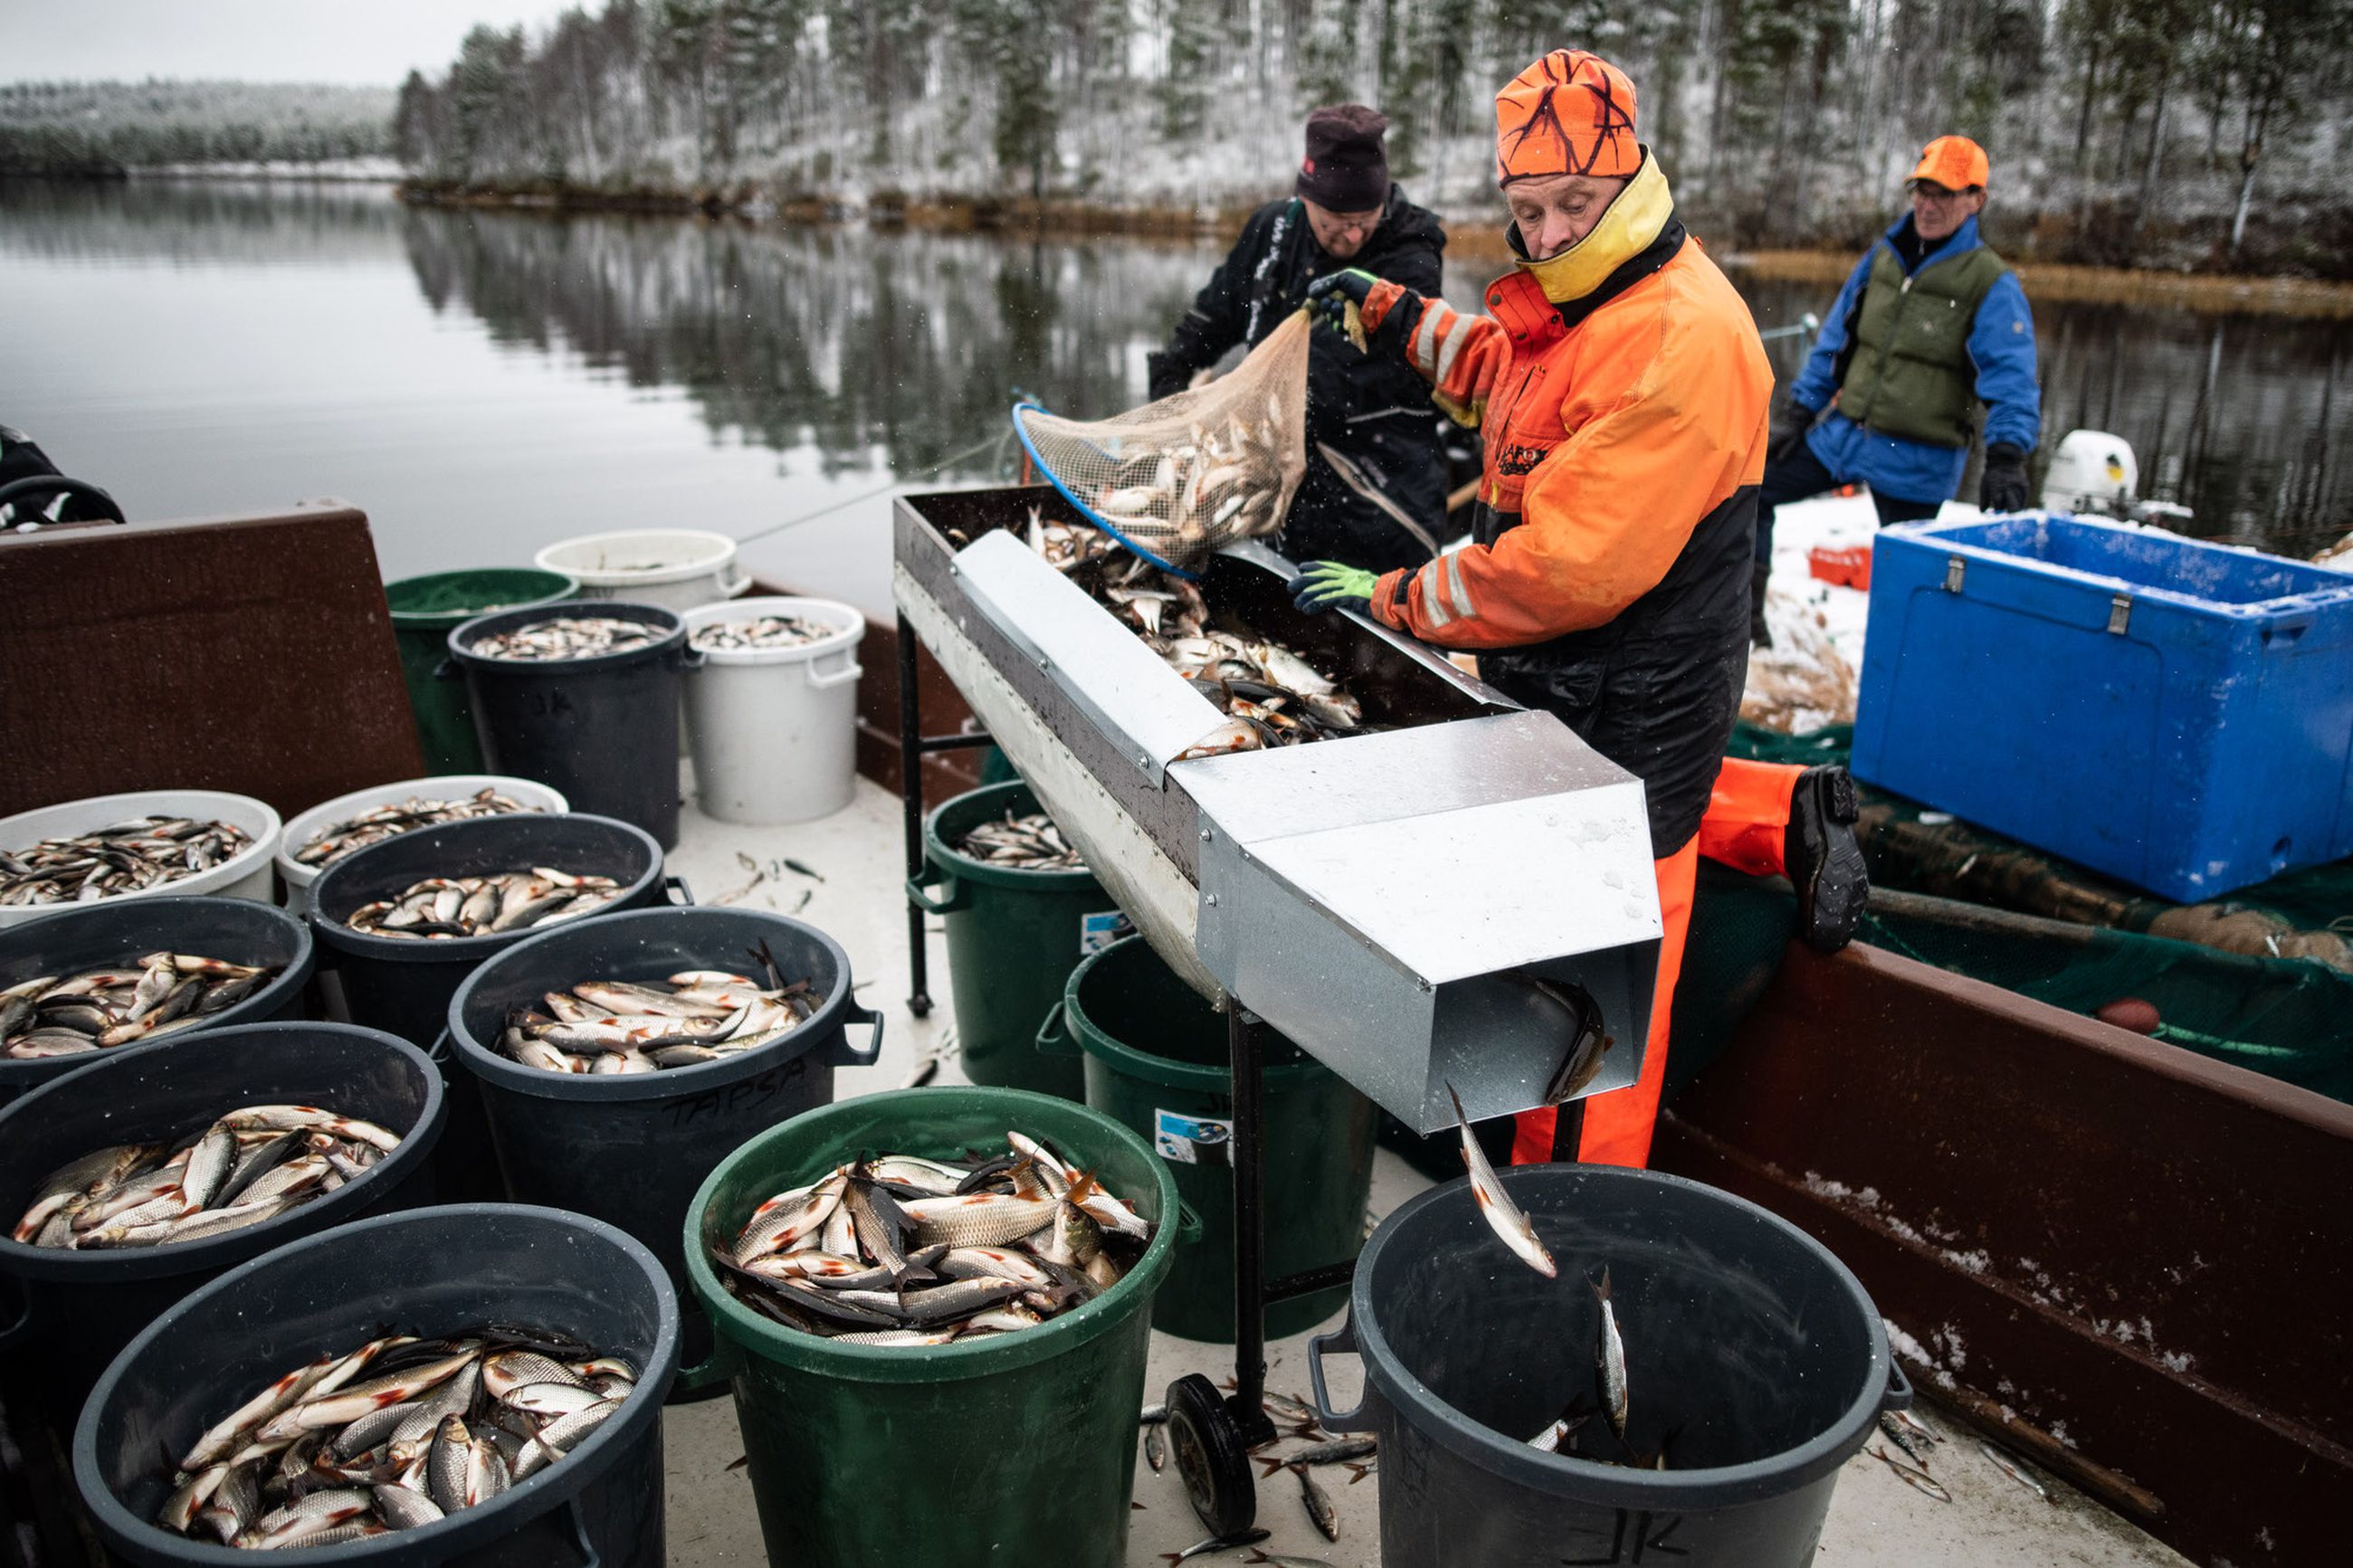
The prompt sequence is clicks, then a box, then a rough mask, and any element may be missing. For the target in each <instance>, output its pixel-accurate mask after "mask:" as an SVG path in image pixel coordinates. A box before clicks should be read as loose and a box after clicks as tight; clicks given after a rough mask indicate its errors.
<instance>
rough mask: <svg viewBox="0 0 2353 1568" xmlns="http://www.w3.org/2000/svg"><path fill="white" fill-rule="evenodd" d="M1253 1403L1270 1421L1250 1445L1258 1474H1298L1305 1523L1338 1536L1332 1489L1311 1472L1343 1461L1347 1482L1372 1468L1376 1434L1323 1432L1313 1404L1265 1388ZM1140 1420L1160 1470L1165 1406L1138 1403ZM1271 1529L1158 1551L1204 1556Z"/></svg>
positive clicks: (1260, 1559) (1256, 1556) (1171, 1557)
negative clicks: (1260, 1439)
mask: <svg viewBox="0 0 2353 1568" xmlns="http://www.w3.org/2000/svg"><path fill="white" fill-rule="evenodd" d="M1226 1386H1227V1387H1228V1388H1233V1387H1235V1386H1236V1384H1235V1383H1234V1380H1233V1379H1231V1378H1228V1379H1227V1380H1226ZM1259 1408H1261V1410H1263V1411H1265V1412H1266V1414H1267V1417H1268V1419H1270V1420H1271V1421H1272V1422H1273V1423H1274V1425H1275V1435H1274V1436H1272V1437H1271V1438H1269V1439H1268V1440H1267V1441H1266V1442H1264V1443H1261V1444H1260V1445H1259V1446H1258V1447H1256V1448H1253V1449H1252V1450H1251V1456H1252V1458H1256V1459H1257V1460H1258V1462H1259V1463H1260V1464H1261V1465H1263V1466H1265V1467H1266V1468H1265V1469H1264V1470H1263V1471H1262V1472H1261V1474H1260V1476H1259V1479H1261V1480H1267V1479H1271V1478H1272V1477H1273V1475H1274V1474H1275V1472H1276V1471H1278V1470H1285V1469H1287V1470H1289V1471H1290V1472H1291V1473H1292V1474H1293V1476H1295V1477H1297V1478H1298V1479H1299V1500H1300V1504H1301V1506H1302V1507H1303V1508H1304V1509H1305V1510H1307V1519H1308V1522H1309V1523H1311V1524H1313V1525H1314V1527H1315V1529H1316V1531H1318V1532H1319V1533H1320V1534H1322V1536H1323V1537H1324V1540H1326V1541H1337V1540H1339V1539H1340V1514H1339V1510H1337V1509H1335V1508H1334V1507H1333V1506H1332V1494H1331V1493H1329V1492H1328V1491H1326V1490H1324V1487H1323V1485H1322V1484H1321V1483H1320V1482H1318V1481H1317V1480H1316V1479H1315V1474H1314V1472H1315V1470H1316V1469H1317V1468H1320V1467H1323V1466H1327V1465H1340V1466H1343V1467H1345V1468H1346V1469H1347V1470H1348V1472H1349V1475H1348V1484H1349V1485H1350V1486H1352V1487H1353V1486H1355V1485H1356V1483H1357V1482H1358V1481H1361V1480H1363V1479H1365V1478H1366V1476H1369V1475H1371V1474H1372V1473H1373V1472H1374V1470H1375V1469H1376V1468H1378V1466H1379V1464H1380V1460H1379V1458H1378V1457H1377V1456H1378V1455H1379V1453H1380V1441H1379V1439H1378V1438H1376V1437H1368V1436H1335V1435H1334V1434H1332V1433H1329V1432H1326V1431H1324V1428H1323V1426H1322V1424H1321V1421H1320V1418H1319V1417H1318V1416H1317V1415H1316V1414H1315V1407H1314V1405H1309V1404H1307V1403H1306V1402H1305V1401H1304V1400H1300V1399H1295V1398H1293V1397H1292V1396H1291V1395H1290V1394H1282V1393H1279V1392H1277V1391H1276V1390H1274V1389H1271V1388H1269V1389H1264V1390H1262V1391H1261V1394H1260V1400H1259ZM1142 1419H1143V1426H1144V1462H1145V1464H1147V1465H1150V1466H1151V1467H1152V1468H1153V1469H1154V1470H1155V1471H1159V1470H1163V1469H1166V1468H1167V1466H1168V1439H1167V1438H1166V1436H1164V1433H1165V1431H1166V1425H1167V1421H1168V1407H1167V1406H1166V1405H1145V1408H1144V1414H1143V1418H1142ZM1281 1443H1300V1444H1303V1445H1304V1447H1298V1448H1294V1449H1293V1450H1291V1451H1290V1452H1288V1453H1268V1452H1266V1450H1267V1449H1269V1448H1271V1447H1275V1446H1276V1445H1277V1444H1281ZM1272 1533H1273V1532H1272V1531H1267V1530H1263V1529H1260V1530H1250V1531H1242V1532H1241V1533H1240V1534H1239V1535H1228V1536H1212V1537H1211V1538H1210V1539H1208V1541H1204V1542H1199V1543H1198V1544H1197V1545H1195V1546H1193V1547H1191V1548H1190V1549H1189V1550H1187V1551H1185V1552H1162V1553H1161V1554H1160V1555H1161V1556H1162V1557H1164V1558H1166V1559H1167V1560H1168V1561H1169V1562H1171V1563H1181V1562H1184V1561H1185V1560H1187V1558H1189V1557H1198V1556H1207V1555H1208V1554H1209V1553H1211V1552H1227V1551H1231V1550H1232V1549H1234V1548H1236V1547H1240V1546H1249V1545H1252V1544H1254V1543H1256V1542H1261V1541H1264V1540H1266V1539H1267V1538H1268V1537H1269V1536H1270V1535H1271V1534H1272ZM1244 1561H1245V1562H1248V1563H1278V1564H1288V1565H1293V1568H1306V1565H1307V1564H1311V1563H1320V1561H1321V1560H1320V1559H1317V1558H1313V1557H1285V1556H1281V1555H1276V1556H1269V1555H1268V1554H1266V1553H1265V1552H1252V1553H1251V1554H1250V1556H1249V1557H1248V1558H1245V1559H1244ZM1323 1568H1330V1565H1329V1564H1328V1563H1325V1564H1323Z"/></svg>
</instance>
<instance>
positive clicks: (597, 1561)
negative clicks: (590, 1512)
mask: <svg viewBox="0 0 2353 1568" xmlns="http://www.w3.org/2000/svg"><path fill="white" fill-rule="evenodd" d="M580 1496H581V1494H579V1493H575V1494H574V1495H573V1498H572V1500H571V1501H570V1502H568V1503H566V1504H565V1508H564V1511H565V1514H566V1515H567V1516H568V1517H569V1518H570V1519H571V1521H572V1544H573V1546H574V1547H575V1549H576V1550H577V1551H578V1552H579V1553H580V1568H605V1559H604V1557H603V1556H602V1555H601V1554H600V1553H599V1552H597V1550H596V1544H595V1543H594V1542H591V1541H590V1540H589V1539H588V1519H587V1516H586V1515H585V1514H583V1513H582V1512H581V1511H580Z"/></svg>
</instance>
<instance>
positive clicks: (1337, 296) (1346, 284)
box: [1307, 267, 1380, 331]
mask: <svg viewBox="0 0 2353 1568" xmlns="http://www.w3.org/2000/svg"><path fill="white" fill-rule="evenodd" d="M1379 281H1380V279H1377V278H1376V277H1374V276H1373V275H1372V274H1371V273H1369V272H1367V271H1366V270H1365V269H1364V268H1361V267H1351V268H1348V269H1347V270H1346V271H1345V272H1327V273H1325V274H1324V276H1323V277H1321V278H1318V279H1315V281H1314V282H1313V283H1310V284H1309V285H1308V286H1307V304H1308V307H1309V309H1311V310H1315V311H1316V312H1317V313H1319V314H1320V315H1322V316H1323V317H1324V320H1325V321H1328V322H1329V323H1330V324H1331V326H1332V328H1333V330H1334V331H1346V330H1347V329H1346V321H1347V308H1348V306H1350V305H1351V304H1353V305H1355V306H1356V307H1357V308H1358V309H1359V310H1361V309H1363V307H1364V303H1365V298H1366V295H1369V294H1370V293H1371V292H1372V291H1373V285H1374V284H1376V283H1377V282H1379Z"/></svg>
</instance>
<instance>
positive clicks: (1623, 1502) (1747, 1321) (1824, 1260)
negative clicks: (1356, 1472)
mask: <svg viewBox="0 0 2353 1568" xmlns="http://www.w3.org/2000/svg"><path fill="white" fill-rule="evenodd" d="M1464 1142H1465V1144H1466V1149H1465V1157H1466V1158H1467V1159H1469V1160H1470V1162H1471V1164H1472V1175H1471V1176H1470V1177H1468V1178H1465V1179H1462V1180H1459V1181H1455V1182H1451V1183H1449V1184H1446V1185H1444V1186H1441V1187H1437V1188H1433V1189H1432V1190H1430V1191H1429V1192H1426V1193H1423V1194H1420V1195H1419V1196H1418V1197H1416V1198H1414V1199H1413V1200H1412V1201H1410V1202H1409V1203H1407V1204H1406V1205H1404V1206H1403V1207H1401V1208H1399V1209H1398V1210H1397V1212H1395V1213H1394V1214H1392V1215H1389V1216H1388V1219H1386V1220H1384V1221H1383V1222H1382V1224H1381V1226H1380V1228H1379V1229H1378V1230H1377V1231H1375V1232H1374V1233H1373V1237H1372V1240H1371V1241H1369V1242H1368V1243H1366V1247H1365V1252H1364V1256H1363V1257H1362V1258H1360V1259H1359V1260H1358V1262H1357V1265H1356V1282H1355V1285H1354V1287H1353V1291H1352V1294H1351V1296H1350V1299H1349V1303H1348V1308H1349V1315H1348V1321H1347V1324H1346V1325H1345V1327H1344V1328H1342V1329H1341V1330H1340V1331H1337V1332H1335V1333H1332V1334H1326V1335H1322V1336H1319V1337H1318V1338H1317V1339H1315V1340H1314V1341H1313V1342H1311V1344H1310V1349H1309V1361H1308V1371H1309V1374H1310V1376H1311V1378H1312V1380H1313V1382H1314V1388H1315V1401H1316V1405H1317V1415H1318V1419H1319V1420H1320V1421H1321V1422H1322V1423H1323V1425H1324V1426H1325V1427H1327V1428H1329V1429H1331V1430H1334V1431H1357V1432H1369V1433H1374V1434H1377V1436H1378V1438H1379V1445H1380V1456H1381V1458H1380V1477H1381V1499H1380V1506H1381V1561H1382V1563H1384V1564H1386V1565H1387V1568H1436V1565H1437V1564H1440V1563H1449V1564H1451V1563H1530V1562H1545V1563H1552V1562H1562V1561H1566V1562H1572V1563H1577V1562H1592V1563H1620V1562H1634V1561H1649V1560H1650V1559H1651V1556H1652V1555H1656V1556H1657V1557H1659V1558H1660V1560H1662V1561H1663V1560H1664V1559H1665V1558H1666V1557H1668V1556H1672V1558H1673V1560H1674V1561H1675V1562H1676V1563H1689V1564H1692V1565H1693V1568H1706V1565H1707V1564H1723V1565H1731V1564H1738V1565H1739V1568H1782V1565H1785V1564H1786V1565H1789V1568H1796V1565H1798V1564H1803V1563H1810V1562H1812V1561H1813V1557H1814V1546H1815V1542H1816V1541H1817V1540H1818V1539H1819V1538H1820V1533H1821V1527H1822V1519H1823V1516H1824V1515H1825V1514H1826V1513H1827V1512H1828V1511H1829V1509H1830V1501H1831V1489H1832V1488H1833V1487H1835V1486H1836V1485H1837V1484H1838V1471H1839V1468H1840V1467H1841V1465H1843V1464H1844V1463H1845V1462H1846V1461H1847V1459H1849V1458H1852V1456H1853V1455H1854V1453H1855V1452H1856V1451H1857V1450H1858V1449H1859V1448H1861V1447H1862V1444H1863V1441H1864V1439H1865V1438H1866V1437H1868V1436H1870V1435H1871V1434H1872V1432H1873V1430H1874V1428H1875V1426H1876V1424H1877V1422H1878V1420H1879V1417H1880V1416H1881V1415H1882V1414H1883V1413H1884V1412H1888V1411H1891V1410H1894V1409H1897V1408H1900V1407H1902V1406H1903V1405H1908V1404H1909V1403H1910V1399H1911V1389H1910V1387H1909V1385H1908V1384H1905V1382H1904V1380H1903V1376H1902V1373H1900V1372H1899V1371H1898V1370H1897V1369H1896V1368H1895V1366H1894V1363H1892V1362H1891V1361H1890V1359H1889V1357H1888V1349H1887V1335H1886V1331H1885V1329H1884V1327H1883V1325H1882V1323H1881V1321H1880V1318H1879V1313H1878V1310H1876V1309H1875V1308H1874V1307H1873V1305H1872V1302H1871V1298H1870V1297H1869V1296H1867V1295H1865V1294H1864V1293H1863V1289H1862V1286H1861V1285H1860V1284H1858V1283H1857V1282H1856V1280H1855V1278H1854V1276H1853V1275H1852V1274H1851V1273H1849V1272H1848V1271H1847V1268H1846V1267H1845V1265H1843V1264H1841V1262H1840V1261H1839V1260H1838V1259H1837V1258H1834V1257H1832V1256H1831V1253H1830V1252H1829V1251H1828V1250H1827V1249H1825V1248H1824V1247H1822V1246H1821V1245H1820V1243H1819V1242H1817V1241H1815V1240H1814V1239H1813V1238H1812V1237H1809V1236H1807V1235H1806V1234H1805V1233H1803V1232H1802V1231H1800V1230H1799V1229H1798V1228H1797V1227H1796V1226H1792V1225H1790V1224H1789V1223H1788V1221H1786V1220H1784V1219H1781V1218H1779V1217H1778V1216H1777V1215H1771V1214H1768V1213H1767V1212H1766V1211H1765V1210H1763V1209H1761V1208H1758V1207H1757V1205H1754V1204H1751V1203H1747V1202H1746V1201H1744V1200H1743V1199H1740V1198H1736V1197H1734V1196H1732V1195H1730V1194H1725V1193H1720V1192H1717V1191H1715V1189H1713V1188H1710V1187H1704V1186H1702V1185H1700V1184H1698V1183H1696V1182H1689V1181H1684V1180H1683V1179H1681V1178H1680V1177H1675V1176H1667V1175H1661V1174H1658V1173H1653V1172H1648V1171H1628V1170H1619V1169H1616V1168H1613V1167H1609V1166H1601V1165H1532V1166H1519V1167H1515V1168H1513V1169H1511V1170H1507V1171H1504V1172H1503V1173H1501V1175H1500V1178H1499V1177H1498V1175H1497V1173H1495V1172H1493V1170H1491V1169H1489V1168H1488V1167H1487V1165H1486V1162H1485V1159H1484V1157H1483V1156H1482V1155H1479V1154H1478V1152H1477V1151H1476V1149H1475V1147H1474V1146H1470V1141H1469V1139H1468V1138H1465V1140H1464ZM1344 1351H1345V1352H1356V1354H1359V1355H1361V1356H1362V1357H1363V1360H1364V1367H1365V1389H1366V1392H1365V1394H1364V1398H1363V1401H1362V1403H1361V1404H1360V1405H1359V1406H1358V1408H1356V1410H1353V1411H1349V1412H1347V1413H1346V1414H1345V1415H1342V1414H1335V1412H1334V1410H1333V1407H1332V1401H1331V1399H1330V1398H1329V1397H1328V1396H1327V1394H1326V1393H1325V1390H1324V1357H1325V1356H1327V1355H1330V1354H1332V1353H1334V1352H1344Z"/></svg>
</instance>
